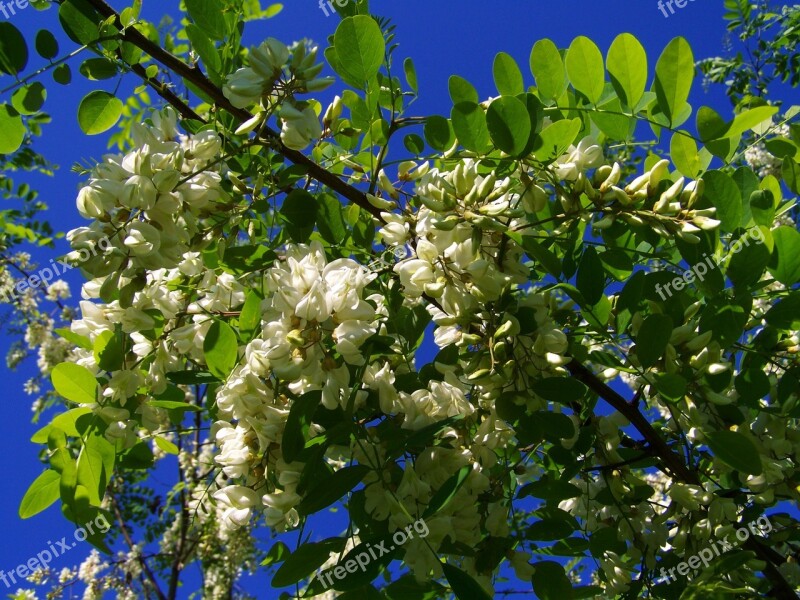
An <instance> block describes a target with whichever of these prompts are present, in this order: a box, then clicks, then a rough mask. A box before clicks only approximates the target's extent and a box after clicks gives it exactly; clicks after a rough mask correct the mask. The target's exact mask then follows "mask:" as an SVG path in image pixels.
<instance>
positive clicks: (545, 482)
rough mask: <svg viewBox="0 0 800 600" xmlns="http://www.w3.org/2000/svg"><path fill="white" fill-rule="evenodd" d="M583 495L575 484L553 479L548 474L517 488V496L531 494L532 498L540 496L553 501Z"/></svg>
mask: <svg viewBox="0 0 800 600" xmlns="http://www.w3.org/2000/svg"><path fill="white" fill-rule="evenodd" d="M581 495H583V492H582V491H581V490H580V489H579V488H578V487H576V486H574V485H572V484H571V483H569V482H568V481H562V480H560V479H554V478H553V477H551V476H550V475H544V476H543V477H542V478H541V479H538V480H536V481H534V482H532V483H529V484H527V485H525V486H523V487H522V488H521V489H520V490H519V494H518V495H517V498H519V499H522V498H527V497H528V496H533V497H534V498H541V499H542V500H551V501H553V502H561V501H562V500H568V499H569V498H577V497H579V496H581Z"/></svg>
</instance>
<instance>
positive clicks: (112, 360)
mask: <svg viewBox="0 0 800 600" xmlns="http://www.w3.org/2000/svg"><path fill="white" fill-rule="evenodd" d="M93 352H94V360H95V362H96V363H97V366H99V367H100V368H101V369H102V370H103V371H119V370H120V369H121V368H122V364H123V361H124V359H125V334H123V333H122V331H116V332H113V331H104V332H102V333H101V334H100V335H98V336H97V337H96V338H95V340H94V348H93Z"/></svg>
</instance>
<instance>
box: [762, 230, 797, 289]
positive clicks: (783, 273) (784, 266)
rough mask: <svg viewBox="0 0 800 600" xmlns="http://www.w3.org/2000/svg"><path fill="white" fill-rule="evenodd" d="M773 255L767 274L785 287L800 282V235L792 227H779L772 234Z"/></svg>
mask: <svg viewBox="0 0 800 600" xmlns="http://www.w3.org/2000/svg"><path fill="white" fill-rule="evenodd" d="M772 237H773V239H774V241H775V254H774V258H773V264H772V265H771V266H770V269H769V272H770V273H771V274H772V276H773V277H775V279H777V280H778V281H780V282H781V283H782V284H784V285H787V286H793V285H794V284H796V283H797V282H798V281H800V233H799V232H798V231H797V230H796V229H794V228H793V227H787V226H785V225H784V226H781V227H778V228H777V229H776V230H775V231H773V232H772Z"/></svg>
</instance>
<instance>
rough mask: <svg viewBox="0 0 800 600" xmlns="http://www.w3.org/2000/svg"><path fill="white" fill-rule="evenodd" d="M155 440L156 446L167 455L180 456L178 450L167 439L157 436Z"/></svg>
mask: <svg viewBox="0 0 800 600" xmlns="http://www.w3.org/2000/svg"><path fill="white" fill-rule="evenodd" d="M155 439H156V446H158V447H159V448H161V449H162V450H163V451H164V452H166V453H167V454H172V455H174V456H178V454H180V450H179V449H178V447H177V446H176V445H175V444H173V443H172V442H170V441H169V440H168V439H166V438H163V437H161V436H158V435H157V436H156V438H155Z"/></svg>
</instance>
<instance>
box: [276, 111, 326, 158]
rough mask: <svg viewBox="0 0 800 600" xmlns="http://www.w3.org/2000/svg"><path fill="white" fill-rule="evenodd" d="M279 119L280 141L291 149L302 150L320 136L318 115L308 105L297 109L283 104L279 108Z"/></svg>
mask: <svg viewBox="0 0 800 600" xmlns="http://www.w3.org/2000/svg"><path fill="white" fill-rule="evenodd" d="M281 121H282V122H283V125H282V127H281V141H282V142H283V144H284V145H285V146H286V147H287V148H291V149H292V150H303V149H304V148H305V147H306V146H308V145H309V144H310V143H311V142H312V141H314V140H316V139H318V138H319V137H320V136H322V125H320V122H319V117H317V113H316V112H314V109H313V108H311V107H310V106H309V107H306V108H304V109H303V110H302V111H298V110H297V109H294V108H291V107H289V106H288V105H285V106H284V107H283V108H282V109H281Z"/></svg>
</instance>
